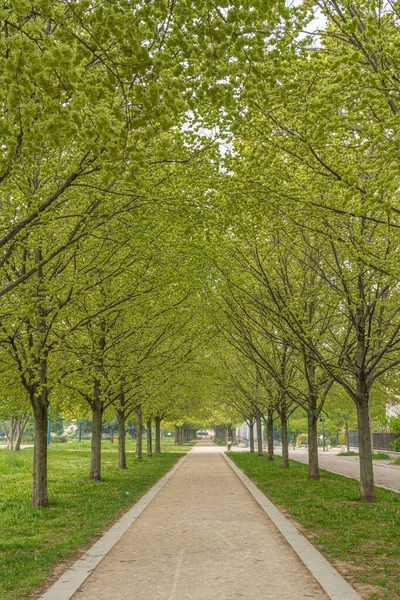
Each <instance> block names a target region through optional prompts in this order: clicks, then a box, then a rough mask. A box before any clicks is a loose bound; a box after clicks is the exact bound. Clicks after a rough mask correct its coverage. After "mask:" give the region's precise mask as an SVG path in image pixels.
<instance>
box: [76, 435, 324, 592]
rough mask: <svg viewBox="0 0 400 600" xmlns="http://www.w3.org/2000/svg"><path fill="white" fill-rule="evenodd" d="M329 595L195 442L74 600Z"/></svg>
mask: <svg viewBox="0 0 400 600" xmlns="http://www.w3.org/2000/svg"><path fill="white" fill-rule="evenodd" d="M110 598H112V599H113V600H128V599H129V600H178V599H179V600H189V599H190V600H197V599H199V600H200V599H201V600H204V598H218V600H228V599H229V600H232V598H246V599H248V598H251V600H294V599H296V600H300V599H305V598H308V599H310V598H313V599H314V600H328V596H327V594H326V593H325V592H324V591H323V589H322V588H321V587H320V585H319V584H318V583H317V581H316V580H315V579H314V578H313V576H312V575H311V573H310V572H309V571H308V569H307V568H306V567H305V566H304V564H303V563H302V561H301V560H300V559H299V558H298V556H297V555H296V554H295V552H294V551H293V550H292V548H291V547H290V546H289V544H288V543H287V542H286V541H285V539H284V538H283V537H282V535H281V534H280V533H279V531H278V530H277V529H276V527H275V526H274V525H273V523H272V522H271V521H270V519H269V518H268V517H267V516H266V514H265V512H264V511H263V510H262V509H261V508H260V506H259V505H258V503H257V502H256V500H255V499H254V498H253V496H252V495H251V494H250V493H249V491H248V490H247V489H246V488H245V486H244V485H243V483H242V482H241V481H240V480H239V478H238V477H237V475H236V474H235V473H234V472H233V471H232V469H231V468H230V467H229V465H228V464H227V462H226V461H225V459H224V458H223V457H222V456H221V453H220V450H219V449H218V448H217V447H215V446H213V445H212V444H211V443H210V442H207V441H204V442H200V443H199V444H198V445H197V446H196V447H195V448H193V450H192V451H191V452H190V453H189V454H188V456H187V457H186V458H185V460H184V461H183V463H182V464H181V466H180V467H179V469H178V470H177V471H176V472H175V473H174V475H173V476H172V477H171V479H170V480H169V481H168V483H167V484H166V485H165V486H164V487H163V488H162V489H161V491H160V492H159V493H158V494H157V496H156V497H155V498H154V499H153V500H152V502H151V503H150V504H149V505H148V506H147V508H146V509H145V510H144V511H143V513H142V514H141V515H140V517H139V518H138V519H137V520H136V521H135V522H134V523H133V525H132V526H131V527H130V528H129V529H128V530H127V532H126V533H125V534H124V535H123V537H122V538H121V539H120V541H119V542H117V544H116V545H115V546H114V548H113V549H112V550H111V551H110V552H109V553H108V554H107V556H106V557H105V558H104V559H103V560H102V561H101V563H100V564H99V565H98V566H97V567H96V568H95V569H94V571H93V572H92V573H91V575H90V576H89V577H88V578H87V579H86V581H85V582H84V583H83V584H82V586H81V587H80V588H79V590H78V591H77V592H76V593H75V594H74V595H73V599H74V600H110Z"/></svg>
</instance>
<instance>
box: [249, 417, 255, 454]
mask: <svg viewBox="0 0 400 600" xmlns="http://www.w3.org/2000/svg"><path fill="white" fill-rule="evenodd" d="M249 431H250V452H254V421H251V425H250V429H249Z"/></svg>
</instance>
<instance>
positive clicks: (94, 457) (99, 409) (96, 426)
mask: <svg viewBox="0 0 400 600" xmlns="http://www.w3.org/2000/svg"><path fill="white" fill-rule="evenodd" d="M99 388H100V386H99V382H98V381H97V380H95V384H94V390H95V391H94V396H95V400H94V401H93V404H92V442H91V455H90V471H89V479H90V481H101V428H102V421H103V410H104V409H103V403H102V402H101V400H99V399H98V397H99V395H100V389H99Z"/></svg>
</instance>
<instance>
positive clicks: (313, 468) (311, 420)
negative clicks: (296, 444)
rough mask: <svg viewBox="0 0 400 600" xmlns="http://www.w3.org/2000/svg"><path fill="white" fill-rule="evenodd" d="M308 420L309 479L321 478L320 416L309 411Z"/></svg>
mask: <svg viewBox="0 0 400 600" xmlns="http://www.w3.org/2000/svg"><path fill="white" fill-rule="evenodd" d="M307 422H308V441H307V447H308V479H319V478H320V474H319V463H318V431H317V423H318V417H317V416H316V414H315V412H314V411H310V412H308V413H307Z"/></svg>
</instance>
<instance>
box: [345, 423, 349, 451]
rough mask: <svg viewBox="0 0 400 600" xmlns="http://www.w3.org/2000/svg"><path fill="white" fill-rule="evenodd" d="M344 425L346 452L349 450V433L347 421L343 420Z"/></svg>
mask: <svg viewBox="0 0 400 600" xmlns="http://www.w3.org/2000/svg"><path fill="white" fill-rule="evenodd" d="M344 427H345V431H346V446H347V452H350V435H349V422H348V421H345V424H344Z"/></svg>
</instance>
